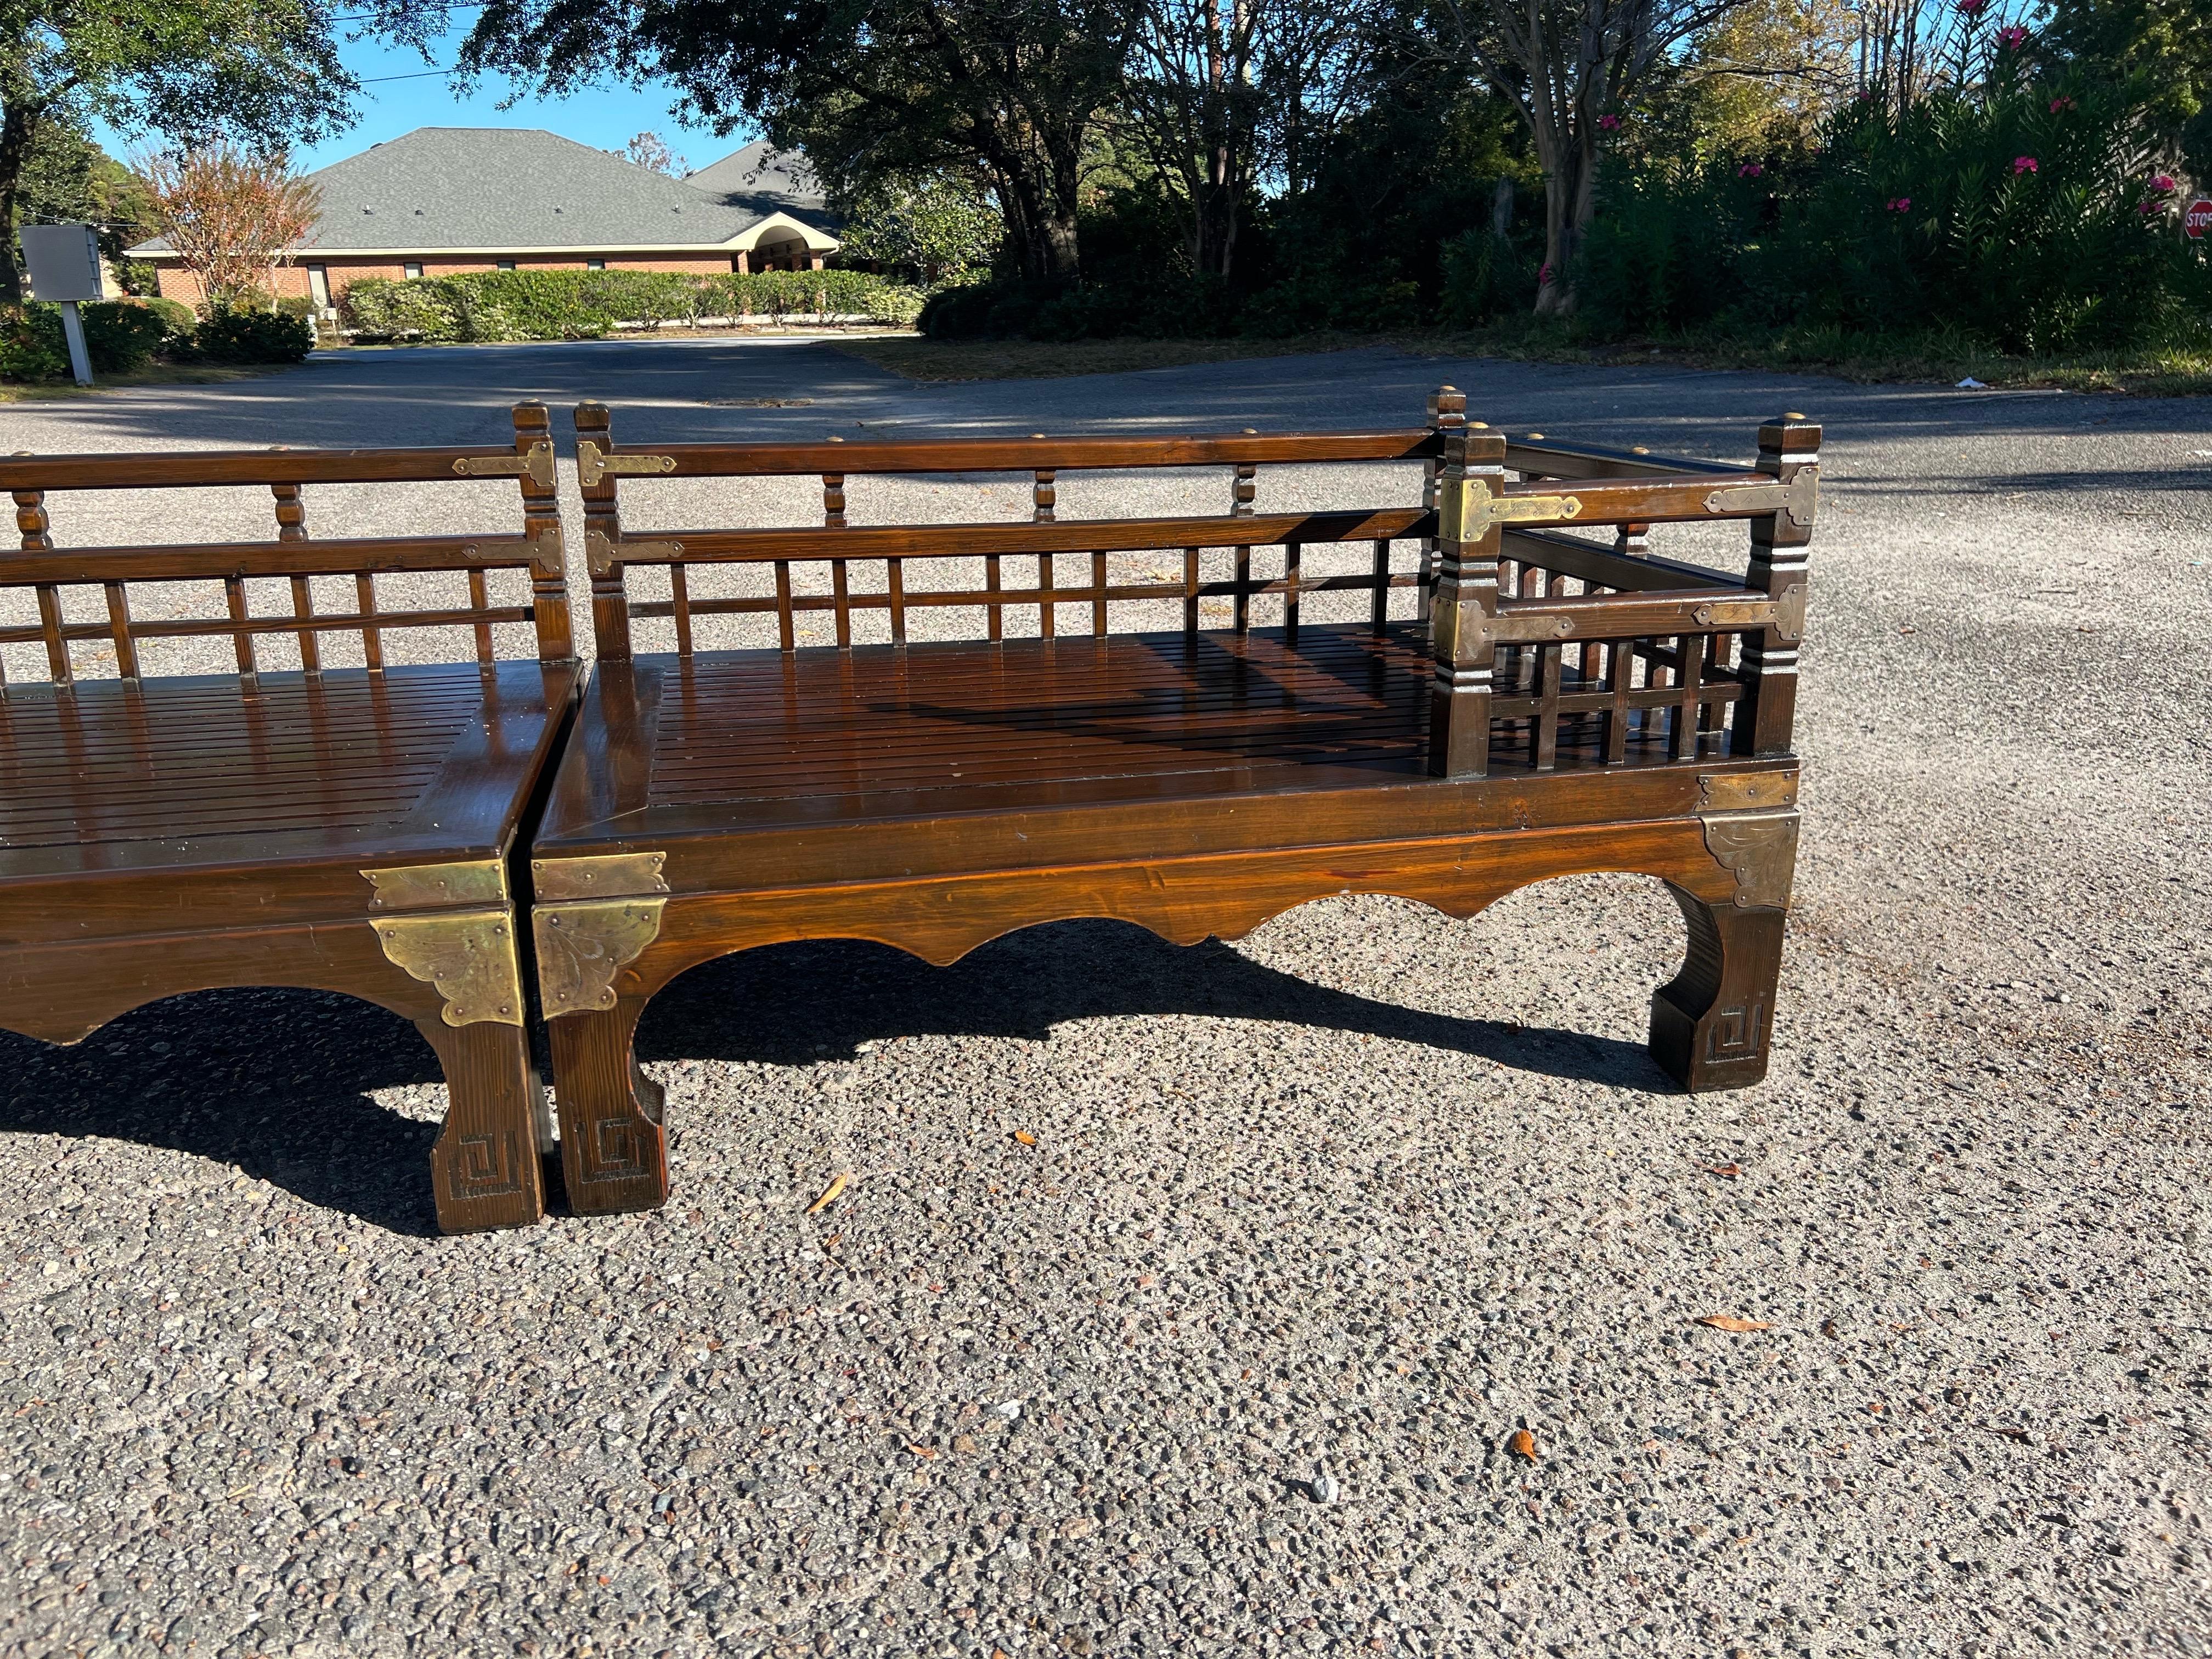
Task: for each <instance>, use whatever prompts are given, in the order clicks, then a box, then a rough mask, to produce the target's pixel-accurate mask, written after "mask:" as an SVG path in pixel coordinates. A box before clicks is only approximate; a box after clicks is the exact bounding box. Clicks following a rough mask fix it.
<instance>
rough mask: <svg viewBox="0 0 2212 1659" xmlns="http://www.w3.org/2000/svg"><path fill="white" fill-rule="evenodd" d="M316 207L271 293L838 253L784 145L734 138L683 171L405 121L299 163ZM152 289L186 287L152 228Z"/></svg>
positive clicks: (763, 261) (320, 300) (709, 267)
mask: <svg viewBox="0 0 2212 1659" xmlns="http://www.w3.org/2000/svg"><path fill="white" fill-rule="evenodd" d="M309 177H310V178H311V179H313V183H314V185H315V186H316V188H317V190H318V191H319V192H320V196H321V201H322V217H321V218H320V219H319V220H318V221H316V223H315V228H314V229H313V231H311V232H309V233H308V234H307V239H306V240H304V241H302V242H301V243H300V244H299V246H297V247H295V249H294V250H293V260H292V263H291V264H288V265H283V266H280V267H279V268H278V269H277V270H276V292H277V293H278V294H279V295H312V296H313V300H314V301H315V303H316V304H317V305H319V306H325V307H327V306H330V305H331V304H333V303H335V301H336V300H337V296H338V295H340V294H341V293H343V291H344V290H345V288H346V285H347V284H348V283H354V282H358V281H359V280H360V279H361V278H362V277H364V276H388V277H391V278H392V279H393V280H395V281H397V280H398V279H400V278H403V277H407V276H451V275H453V274H454V273H456V272H459V271H465V270H527V269H531V268H544V269H551V270H602V269H606V270H616V269H621V270H678V271H689V272H691V273H693V274H695V275H699V276H708V275H713V274H714V273H717V272H721V271H731V270H739V271H742V270H820V269H821V268H822V262H823V258H825V257H826V256H828V255H829V254H831V253H834V252H836V250H837V239H836V236H834V235H832V234H830V232H829V229H828V228H825V227H827V226H829V225H832V224H834V223H835V222H836V221H835V219H834V218H833V217H832V216H831V215H830V214H829V212H828V210H827V204H825V203H824V202H823V198H822V196H821V193H820V187H819V186H818V185H816V184H815V182H814V179H813V176H812V174H811V173H809V172H808V171H807V170H806V167H805V162H804V161H799V158H797V157H795V156H786V155H779V154H778V153H777V152H775V151H774V150H771V149H769V147H768V145H767V144H766V143H753V144H748V145H747V146H745V148H744V149H741V150H738V152H737V153H736V154H734V155H727V156H725V157H723V158H722V160H720V161H717V162H715V163H714V165H713V166H711V167H705V168H702V170H701V171H699V172H697V173H692V174H691V175H690V177H688V178H686V179H671V178H669V177H667V176H666V175H665V174H663V173H655V172H653V171H652V170H651V169H650V168H647V167H635V166H633V165H632V164H631V163H629V162H628V161H623V159H622V158H621V157H619V156H615V155H608V154H607V153H606V152H605V151H604V150H597V149H592V148H591V147H590V146H589V145H586V144H579V143H574V142H572V141H571V140H569V139H567V138H562V137H557V136H556V135H555V134H553V133H550V132H543V131H537V130H535V129H528V128H501V127H417V128H416V129H415V131H412V132H410V133H408V134H406V135H404V137H398V138H394V139H392V140H390V141H389V142H387V143H381V144H376V145H373V146H372V147H371V148H369V149H365V150H363V151H362V153H361V154H360V155H349V156H348V157H346V159H345V160H344V161H334V162H332V163H331V165H330V166H329V167H325V168H323V169H322V170H321V171H319V172H318V173H312V174H310V175H309ZM125 258H131V259H143V260H144V261H146V262H147V263H149V264H151V265H153V267H154V268H155V272H156V273H157V275H158V278H159V281H160V283H161V295H162V297H163V298H165V299H172V300H182V301H185V303H186V304H188V305H197V304H198V302H199V300H200V292H199V283H198V282H197V279H196V278H195V277H194V276H192V275H191V272H189V271H187V270H184V269H183V268H182V267H181V266H179V264H178V263H177V256H176V254H175V252H173V250H172V249H171V248H170V247H169V245H168V244H167V242H166V241H164V240H161V239H160V238H158V237H157V238H155V240H152V241H148V242H141V243H139V244H138V245H137V246H136V247H133V248H131V249H129V250H128V251H127V252H126V253H125Z"/></svg>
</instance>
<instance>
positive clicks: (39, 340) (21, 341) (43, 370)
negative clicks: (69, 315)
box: [0, 306, 69, 381]
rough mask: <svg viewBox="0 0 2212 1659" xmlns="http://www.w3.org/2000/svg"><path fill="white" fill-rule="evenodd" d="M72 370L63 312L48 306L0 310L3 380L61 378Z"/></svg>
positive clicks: (0, 354) (1, 374) (0, 362)
mask: <svg viewBox="0 0 2212 1659" xmlns="http://www.w3.org/2000/svg"><path fill="white" fill-rule="evenodd" d="M68 373H69V349H68V347H67V346H66V345H65V344H64V342H63V340H62V319H61V313H58V312H57V311H54V310H52V309H51V308H49V307H45V306H37V307H27V308H26V309H24V310H21V311H10V312H0V380H20V381H35V380H59V379H60V378H61V377H62V376H63V375H64V374H68Z"/></svg>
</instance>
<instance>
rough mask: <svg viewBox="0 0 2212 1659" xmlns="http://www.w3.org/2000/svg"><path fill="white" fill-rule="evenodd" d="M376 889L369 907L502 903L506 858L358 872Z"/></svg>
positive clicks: (431, 907)
mask: <svg viewBox="0 0 2212 1659" xmlns="http://www.w3.org/2000/svg"><path fill="white" fill-rule="evenodd" d="M361 873H362V876H364V877H365V878H367V879H368V884H369V885H370V886H372V887H374V889H376V893H375V896H374V897H373V898H371V899H370V900H369V902H368V908H370V909H372V910H437V909H449V908H453V907H454V906H457V905H485V904H504V903H506V902H507V861H506V860H504V859H481V860H476V861H474V862H472V863H468V864H411V865H400V866H396V867H394V868H392V869H389V870H364V871H362V872H361Z"/></svg>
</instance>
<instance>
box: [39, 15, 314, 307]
mask: <svg viewBox="0 0 2212 1659" xmlns="http://www.w3.org/2000/svg"><path fill="white" fill-rule="evenodd" d="M333 27H334V21H333V18H332V15H331V10H330V8H329V6H328V4H327V3H326V0H0V302H4V303H8V304H15V303H17V302H19V301H21V298H22V272H21V267H20V265H19V264H18V262H17V258H16V250H15V231H14V227H15V222H16V217H17V213H18V210H19V207H20V205H21V194H22V189H23V176H24V169H25V167H26V166H27V165H28V164H29V162H30V161H31V157H32V154H33V146H34V145H35V144H36V143H37V141H38V138H39V136H40V130H41V129H42V128H43V127H45V126H46V125H49V124H56V123H58V124H65V125H70V126H73V127H74V126H78V125H82V123H83V122H85V121H86V120H88V119H92V118H98V119H101V120H105V121H106V122H107V123H109V124H110V125H112V126H115V127H118V128H120V129H122V130H123V131H126V132H145V131H153V132H158V133H161V134H164V135H166V136H168V137H173V138H178V139H182V140H190V139H192V138H195V137H201V136H204V135H207V134H211V133H217V132H222V133H228V134H230V135H233V136H235V137H240V138H242V139H244V140H246V142H248V143H279V142H281V141H283V140H285V139H288V138H295V137H315V136H317V135H319V134H320V133H323V132H325V131H331V130H332V129H333V128H334V127H335V126H337V125H340V124H342V123H343V120H344V119H345V118H346V117H347V113H348V112H347V108H346V100H347V96H348V94H350V93H351V92H352V91H353V90H354V88H355V82H354V81H353V79H352V77H351V76H349V75H347V74H346V72H345V71H344V70H343V69H342V68H341V67H340V66H339V64H338V61H337V42H336V38H335V35H334V33H333Z"/></svg>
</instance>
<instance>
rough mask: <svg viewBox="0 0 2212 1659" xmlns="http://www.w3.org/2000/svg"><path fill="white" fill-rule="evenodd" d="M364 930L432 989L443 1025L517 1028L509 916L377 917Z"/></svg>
mask: <svg viewBox="0 0 2212 1659" xmlns="http://www.w3.org/2000/svg"><path fill="white" fill-rule="evenodd" d="M369 925H370V926H371V927H374V928H375V929H376V940H377V943H378V944H379V945H382V946H383V947H384V954H385V957H386V959H387V960H388V961H390V962H391V963H392V964H393V965H394V966H395V967H398V968H400V969H404V970H405V971H406V972H407V974H408V975H410V977H412V978H415V979H419V980H423V981H427V982H428V983H429V984H431V985H435V987H437V989H438V996H439V999H440V1000H441V1001H442V1002H443V1003H444V1004H445V1005H446V1006H445V1008H444V1011H443V1014H444V1018H445V1021H446V1024H448V1025H474V1024H480V1023H482V1022H484V1021H495V1022H497V1023H498V1024H501V1025H520V1024H522V967H521V963H520V958H518V957H517V956H516V955H515V950H514V913H513V911H512V910H510V909H507V908H505V907H504V906H502V907H501V908H499V909H496V910H447V911H441V912H437V913H434V914H432V915H416V916H381V917H379V918H378V919H377V920H376V921H374V922H372V923H370V924H369Z"/></svg>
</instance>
